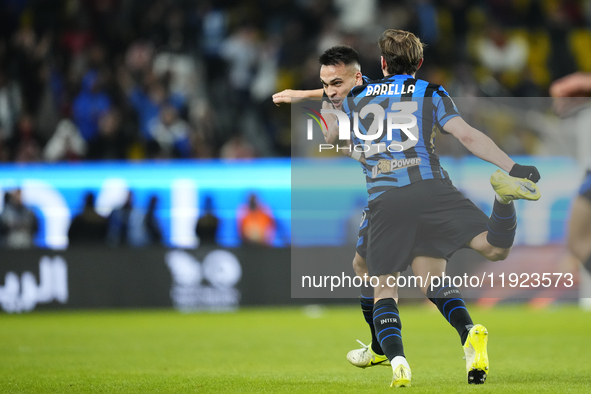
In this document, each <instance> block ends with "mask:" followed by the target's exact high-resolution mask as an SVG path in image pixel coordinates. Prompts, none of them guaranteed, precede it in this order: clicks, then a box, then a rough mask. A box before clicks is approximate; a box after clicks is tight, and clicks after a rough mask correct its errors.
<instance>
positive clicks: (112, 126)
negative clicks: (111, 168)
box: [86, 109, 129, 160]
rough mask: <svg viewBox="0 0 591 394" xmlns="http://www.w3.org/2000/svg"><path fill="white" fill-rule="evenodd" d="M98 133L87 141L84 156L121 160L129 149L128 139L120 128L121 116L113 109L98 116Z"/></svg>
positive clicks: (92, 158) (95, 158) (96, 158)
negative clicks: (87, 144)
mask: <svg viewBox="0 0 591 394" xmlns="http://www.w3.org/2000/svg"><path fill="white" fill-rule="evenodd" d="M98 127H99V132H98V135H97V136H96V137H95V138H94V139H92V141H90V143H89V147H88V153H87V155H86V158H87V159H89V160H123V159H125V158H126V156H127V151H128V149H129V139H128V138H127V137H126V136H125V134H124V133H123V131H122V130H121V116H120V113H119V112H118V111H117V110H115V109H110V110H109V111H107V112H105V113H103V114H102V115H101V117H100V118H99V124H98Z"/></svg>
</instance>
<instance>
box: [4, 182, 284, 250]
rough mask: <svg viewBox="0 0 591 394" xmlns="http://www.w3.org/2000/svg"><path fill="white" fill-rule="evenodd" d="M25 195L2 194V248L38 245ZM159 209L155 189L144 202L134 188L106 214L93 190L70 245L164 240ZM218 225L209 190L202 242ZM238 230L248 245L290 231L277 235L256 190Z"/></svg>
mask: <svg viewBox="0 0 591 394" xmlns="http://www.w3.org/2000/svg"><path fill="white" fill-rule="evenodd" d="M22 194H23V192H22V190H21V189H13V190H10V191H8V192H6V193H4V196H3V199H4V200H3V202H2V208H1V209H0V249H2V248H8V249H28V248H32V247H35V245H36V244H35V238H36V237H37V236H38V235H39V234H38V233H39V231H40V227H41V226H40V221H39V218H38V217H37V214H38V212H36V211H35V210H33V209H31V208H30V207H28V206H26V205H25V204H24V203H23V198H22ZM159 209H160V207H159V199H158V197H157V196H156V195H155V194H152V195H150V196H149V198H148V201H147V204H145V206H142V204H138V202H137V201H135V198H134V193H133V192H132V191H129V192H128V193H127V198H126V200H125V203H124V204H123V205H121V206H120V207H117V208H115V209H113V210H111V211H110V212H109V213H108V214H100V213H99V212H97V208H96V205H95V194H94V193H92V192H90V191H89V192H86V193H85V194H84V196H83V201H81V205H80V209H79V211H78V212H77V214H76V215H74V216H73V217H72V220H71V222H70V224H69V228H68V234H67V235H68V246H69V247H80V246H89V245H103V246H109V247H145V246H153V245H163V244H166V241H165V240H164V237H163V234H162V229H161V224H160V221H161V220H162V212H158V210H159ZM46 220H47V218H46ZM219 226H220V219H219V218H218V216H217V215H216V207H215V203H214V200H213V198H212V197H211V196H209V195H208V196H206V197H205V198H204V202H203V206H202V213H201V214H200V215H199V218H198V220H197V221H196V223H195V235H196V237H197V240H198V245H204V246H212V245H218V244H219ZM236 229H237V233H238V237H239V238H240V241H241V243H242V245H244V246H264V247H268V246H271V245H273V242H274V240H275V237H276V236H279V237H281V239H282V240H283V241H286V242H288V243H289V241H288V237H287V236H286V234H284V233H280V234H278V231H277V230H282V229H278V228H277V223H276V221H275V217H274V215H273V212H272V210H271V209H270V208H269V207H268V206H267V205H266V204H265V203H264V202H263V201H261V199H260V198H259V197H258V196H257V194H255V193H250V194H249V195H248V197H247V199H246V201H245V202H244V203H243V204H241V205H240V206H238V208H237V211H236Z"/></svg>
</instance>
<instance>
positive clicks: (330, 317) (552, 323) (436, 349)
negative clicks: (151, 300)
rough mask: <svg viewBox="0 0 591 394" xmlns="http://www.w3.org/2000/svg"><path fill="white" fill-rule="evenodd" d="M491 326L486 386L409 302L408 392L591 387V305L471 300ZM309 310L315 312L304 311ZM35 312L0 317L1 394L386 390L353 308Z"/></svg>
mask: <svg viewBox="0 0 591 394" xmlns="http://www.w3.org/2000/svg"><path fill="white" fill-rule="evenodd" d="M470 309H471V313H472V317H473V318H474V321H475V322H480V323H482V324H484V325H485V326H486V327H487V328H488V330H489V338H490V339H489V356H490V360H491V370H490V375H489V378H488V380H487V382H486V384H484V385H481V386H471V385H468V384H467V383H466V377H465V364H464V360H463V359H462V356H463V352H462V349H461V347H460V344H459V339H458V337H457V334H456V332H455V330H454V329H453V328H451V327H450V326H449V325H448V324H447V322H445V321H444V319H443V318H442V317H441V316H440V315H439V313H438V312H437V310H434V308H431V307H427V306H422V305H421V306H416V305H414V306H413V305H408V304H405V303H402V305H401V306H400V312H401V316H402V324H403V338H404V341H405V351H406V354H407V357H408V360H409V363H410V366H411V368H412V373H413V381H412V384H413V387H410V388H403V389H398V390H404V391H406V392H412V393H457V392H470V393H476V392H478V393H512V394H515V393H528V394H531V393H563V392H570V393H589V392H591V313H585V312H582V311H580V310H578V309H577V308H575V307H572V306H565V307H556V308H551V309H543V310H533V309H530V308H528V307H525V306H505V307H498V308H495V309H490V310H485V309H478V308H476V307H472V308H470ZM306 311H308V312H306ZM309 312H310V310H309V309H308V310H307V309H305V308H299V307H291V308H274V309H264V308H261V309H258V308H257V309H242V310H240V311H238V312H235V313H219V314H215V313H196V314H180V313H177V312H173V311H133V312H129V311H115V312H113V311H105V312H60V313H32V314H26V315H2V316H0V393H85V392H89V393H183V392H187V393H190V392H208V393H232V392H280V393H282V392H289V393H337V392H338V393H359V392H367V393H381V392H387V391H389V390H391V389H390V388H389V387H388V386H389V383H390V379H391V369H390V368H387V367H381V366H380V367H373V368H369V369H366V370H362V369H357V368H355V367H353V366H351V365H349V364H348V362H347V360H346V359H345V355H346V353H347V352H348V351H349V350H351V349H354V348H356V347H358V345H357V342H355V339H357V338H358V339H361V340H362V341H365V342H368V337H369V335H368V332H367V328H366V325H365V322H364V321H363V317H362V315H361V312H360V310H359V308H357V307H353V306H351V307H332V308H322V309H321V310H320V311H318V310H312V311H311V312H313V313H309Z"/></svg>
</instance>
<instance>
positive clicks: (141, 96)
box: [119, 70, 185, 140]
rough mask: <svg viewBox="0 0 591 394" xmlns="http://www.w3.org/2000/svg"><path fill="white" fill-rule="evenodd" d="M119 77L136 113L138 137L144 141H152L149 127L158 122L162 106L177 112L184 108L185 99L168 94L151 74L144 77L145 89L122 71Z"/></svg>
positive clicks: (158, 80) (163, 86)
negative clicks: (168, 106)
mask: <svg viewBox="0 0 591 394" xmlns="http://www.w3.org/2000/svg"><path fill="white" fill-rule="evenodd" d="M119 77H120V80H121V82H122V84H123V85H124V87H125V90H126V93H127V96H128V98H129V102H130V103H131V105H132V106H133V108H134V109H135V111H136V113H137V116H138V121H139V131H140V135H141V136H142V137H143V138H144V139H146V140H150V139H152V135H151V133H150V127H151V125H153V124H154V123H156V122H158V117H159V116H160V110H161V109H162V108H163V107H164V106H166V105H171V106H173V107H174V108H176V109H177V110H181V109H183V108H184V106H185V99H184V98H183V97H182V96H180V95H179V94H169V93H168V92H167V89H166V86H165V85H164V83H163V82H162V81H161V80H160V79H158V78H157V77H156V76H155V75H153V74H151V73H148V74H147V75H146V77H145V79H146V89H142V88H140V87H139V86H137V85H135V84H134V83H133V81H132V80H131V77H130V76H129V75H128V74H127V72H126V71H124V70H123V71H122V72H121V73H120V76H119Z"/></svg>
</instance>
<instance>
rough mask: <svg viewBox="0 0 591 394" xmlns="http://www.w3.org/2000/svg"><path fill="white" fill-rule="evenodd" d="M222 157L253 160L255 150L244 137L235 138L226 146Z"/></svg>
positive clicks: (222, 151)
mask: <svg viewBox="0 0 591 394" xmlns="http://www.w3.org/2000/svg"><path fill="white" fill-rule="evenodd" d="M220 157H221V158H222V159H252V158H253V157H255V150H254V148H253V147H252V145H251V144H249V143H248V142H247V141H246V140H245V139H244V137H242V136H234V137H232V139H230V141H228V142H226V144H224V146H223V147H222V150H221V152H220Z"/></svg>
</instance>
